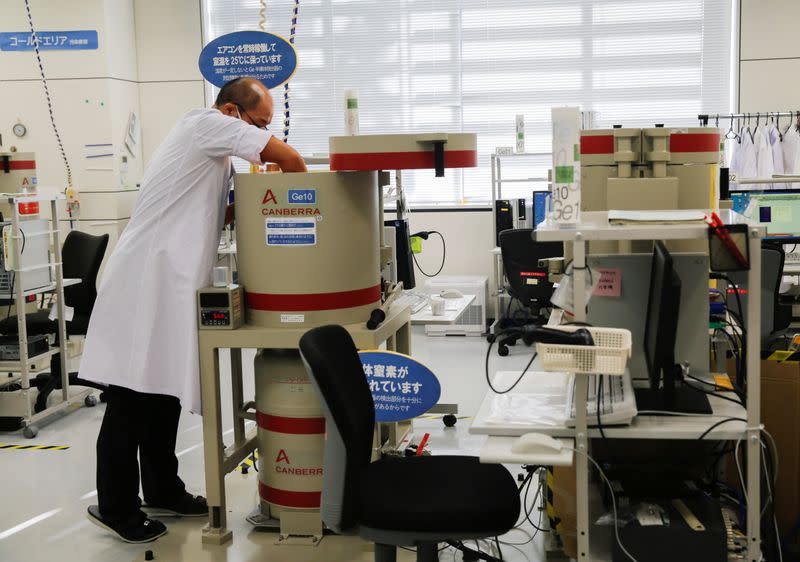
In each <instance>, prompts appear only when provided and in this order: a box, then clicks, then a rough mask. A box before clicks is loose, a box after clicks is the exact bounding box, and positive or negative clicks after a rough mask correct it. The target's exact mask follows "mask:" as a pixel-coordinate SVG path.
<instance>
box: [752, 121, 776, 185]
mask: <svg viewBox="0 0 800 562" xmlns="http://www.w3.org/2000/svg"><path fill="white" fill-rule="evenodd" d="M753 137H754V139H753V143H754V146H755V151H756V177H759V178H771V177H772V174H774V173H775V165H774V163H773V161H772V145H771V144H770V142H769V133H768V132H767V128H766V127H763V126H762V127H758V128H757V129H756V130H755V132H754V133H753ZM756 188H757V189H765V190H768V189H773V184H771V183H762V184H757V186H756Z"/></svg>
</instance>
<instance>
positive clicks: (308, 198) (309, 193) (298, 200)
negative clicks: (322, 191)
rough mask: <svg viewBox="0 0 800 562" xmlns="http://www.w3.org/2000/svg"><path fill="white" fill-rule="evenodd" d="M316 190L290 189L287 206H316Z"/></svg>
mask: <svg viewBox="0 0 800 562" xmlns="http://www.w3.org/2000/svg"><path fill="white" fill-rule="evenodd" d="M316 204H317V190H316V189H290V190H289V205H316Z"/></svg>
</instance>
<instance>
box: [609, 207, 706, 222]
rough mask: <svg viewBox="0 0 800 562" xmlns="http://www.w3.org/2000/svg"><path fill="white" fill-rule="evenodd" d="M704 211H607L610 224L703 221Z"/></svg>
mask: <svg viewBox="0 0 800 562" xmlns="http://www.w3.org/2000/svg"><path fill="white" fill-rule="evenodd" d="M705 217H706V214H705V212H704V211H695V210H689V211H609V212H608V222H609V223H610V224H680V223H694V222H703V220H705Z"/></svg>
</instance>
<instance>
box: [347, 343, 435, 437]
mask: <svg viewBox="0 0 800 562" xmlns="http://www.w3.org/2000/svg"><path fill="white" fill-rule="evenodd" d="M359 355H360V356H361V363H362V364H363V365H364V374H365V375H366V376H367V382H368V383H369V389H370V391H372V400H373V402H374V403H375V421H379V422H397V421H403V420H408V419H411V418H415V417H417V416H420V415H422V414H424V413H425V412H427V411H428V410H430V409H431V408H432V407H433V406H434V405H435V404H436V403H437V402H438V401H439V396H440V395H441V392H442V388H441V386H440V385H439V380H438V379H437V378H436V375H434V374H433V372H431V370H430V369H428V368H427V367H426V366H425V365H423V364H422V363H419V362H417V361H416V360H415V359H413V358H411V357H409V356H407V355H402V354H400V353H394V352H392V351H361V352H359Z"/></svg>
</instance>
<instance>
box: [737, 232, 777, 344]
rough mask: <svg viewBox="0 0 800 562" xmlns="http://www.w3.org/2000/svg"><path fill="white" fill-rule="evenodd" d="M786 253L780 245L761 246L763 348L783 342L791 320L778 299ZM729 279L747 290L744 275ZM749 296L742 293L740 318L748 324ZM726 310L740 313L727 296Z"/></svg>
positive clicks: (769, 243)
mask: <svg viewBox="0 0 800 562" xmlns="http://www.w3.org/2000/svg"><path fill="white" fill-rule="evenodd" d="M785 259H786V254H785V252H784V251H783V246H782V245H781V244H776V243H774V242H769V241H764V242H762V244H761V340H762V344H763V345H764V346H765V347H769V346H770V342H772V341H780V340H783V339H785V337H784V336H785V334H783V332H784V330H785V329H786V328H788V327H789V324H790V322H791V320H792V317H791V307H787V306H786V305H785V304H783V303H782V302H781V299H780V285H781V279H782V278H783V264H784V261H785ZM729 277H730V278H731V279H732V280H733V282H734V283H736V284H737V286H739V287H745V288H746V287H747V272H746V271H745V272H739V271H737V272H731V273H730V274H729ZM749 296H750V295H749V294H747V293H745V294H741V295H740V299H739V300H741V301H742V307H743V308H744V310H743V311H741V314H742V319H743V321H744V322H745V324H746V323H747V298H749ZM727 304H728V308H730V309H732V310H735V311H736V312H739V309H738V304H737V301H736V296H735V295H732V294H731V295H728V298H727Z"/></svg>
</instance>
